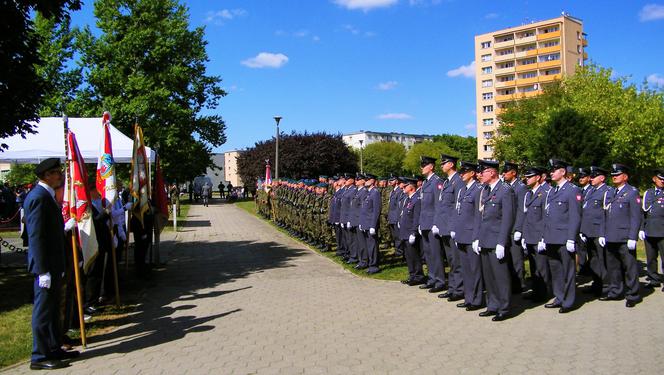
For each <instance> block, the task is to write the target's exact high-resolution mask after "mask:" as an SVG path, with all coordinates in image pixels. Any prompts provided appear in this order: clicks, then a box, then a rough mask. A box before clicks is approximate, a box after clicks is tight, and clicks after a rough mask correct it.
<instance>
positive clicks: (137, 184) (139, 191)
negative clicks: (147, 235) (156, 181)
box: [129, 124, 150, 227]
mask: <svg viewBox="0 0 664 375" xmlns="http://www.w3.org/2000/svg"><path fill="white" fill-rule="evenodd" d="M129 192H130V193H131V196H132V197H133V198H134V205H133V207H132V212H133V214H134V215H135V216H136V217H137V218H138V220H139V222H140V223H141V226H143V227H145V226H144V224H143V215H144V214H145V213H146V212H147V211H148V210H149V209H150V206H149V202H148V199H149V198H150V195H149V194H150V179H149V178H148V158H147V156H146V154H145V145H144V144H143V129H141V127H140V126H138V124H136V125H134V151H133V153H132V157H131V179H130V180H129Z"/></svg>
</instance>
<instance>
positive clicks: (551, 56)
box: [539, 53, 560, 62]
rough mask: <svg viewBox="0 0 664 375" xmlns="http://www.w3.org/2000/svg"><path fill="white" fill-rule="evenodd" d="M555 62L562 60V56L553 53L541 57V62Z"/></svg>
mask: <svg viewBox="0 0 664 375" xmlns="http://www.w3.org/2000/svg"><path fill="white" fill-rule="evenodd" d="M555 60H560V54H559V53H551V54H548V55H542V56H540V57H539V62H546V61H555Z"/></svg>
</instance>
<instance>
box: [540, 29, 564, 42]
mask: <svg viewBox="0 0 664 375" xmlns="http://www.w3.org/2000/svg"><path fill="white" fill-rule="evenodd" d="M553 38H560V30H558V31H553V32H550V33H541V34H537V40H547V39H553Z"/></svg>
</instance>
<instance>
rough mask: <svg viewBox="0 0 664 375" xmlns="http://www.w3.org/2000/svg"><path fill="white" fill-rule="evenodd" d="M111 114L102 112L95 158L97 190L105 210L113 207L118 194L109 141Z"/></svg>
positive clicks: (111, 147) (111, 148)
mask: <svg viewBox="0 0 664 375" xmlns="http://www.w3.org/2000/svg"><path fill="white" fill-rule="evenodd" d="M110 126H111V115H110V114H109V113H108V112H104V115H103V117H102V124H101V131H102V137H101V138H100V140H99V159H98V160H97V179H96V182H97V191H99V194H100V195H101V203H102V207H104V209H106V210H107V211H110V210H111V209H112V208H113V203H115V200H116V199H117V196H118V191H117V187H116V184H115V161H114V160H113V146H112V143H111V130H110Z"/></svg>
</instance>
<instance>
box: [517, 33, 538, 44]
mask: <svg viewBox="0 0 664 375" xmlns="http://www.w3.org/2000/svg"><path fill="white" fill-rule="evenodd" d="M536 40H537V36H535V35H533V36H527V37H525V38H516V39H514V44H517V45H519V44H527V43H532V42H534V41H536Z"/></svg>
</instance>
